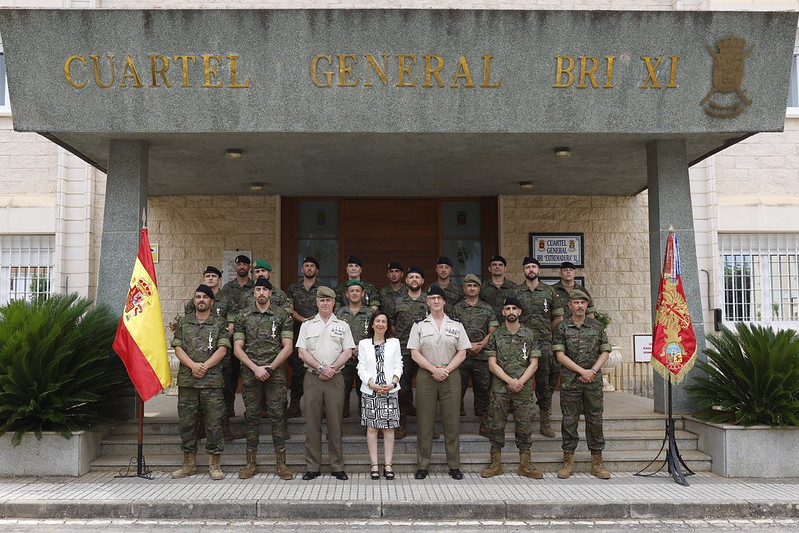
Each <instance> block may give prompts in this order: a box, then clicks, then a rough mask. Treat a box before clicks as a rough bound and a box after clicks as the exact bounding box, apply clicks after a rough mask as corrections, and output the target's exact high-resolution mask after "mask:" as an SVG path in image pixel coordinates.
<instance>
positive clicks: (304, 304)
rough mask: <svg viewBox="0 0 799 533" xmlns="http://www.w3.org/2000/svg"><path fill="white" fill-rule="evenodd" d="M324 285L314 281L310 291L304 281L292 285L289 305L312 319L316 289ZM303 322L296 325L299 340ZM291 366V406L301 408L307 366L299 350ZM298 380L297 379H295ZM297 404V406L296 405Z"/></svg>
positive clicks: (295, 331)
mask: <svg viewBox="0 0 799 533" xmlns="http://www.w3.org/2000/svg"><path fill="white" fill-rule="evenodd" d="M322 286H324V285H322V284H320V283H319V281H318V280H316V281H314V284H313V285H311V287H310V288H309V289H307V290H306V289H305V287H304V286H303V284H302V281H298V282H297V283H292V284H291V285H290V286H289V288H288V290H287V291H286V295H287V296H288V298H289V303H290V304H291V305H292V306H293V307H294V310H295V311H296V312H297V313H298V314H299V315H300V316H301V317H304V318H311V317H312V316H314V315H316V312H317V308H316V289H318V288H319V287H322ZM301 325H302V322H295V323H294V338H295V339H296V338H298V336H299V334H300V326H301ZM289 366H291V405H292V409H294V406H295V405H296V406H297V407H299V405H300V403H299V402H300V398H302V382H303V380H304V379H305V365H304V364H303V362H302V359H300V356H299V354H298V352H297V348H296V347H295V348H294V352H293V353H292V354H291V357H289ZM295 378H296V379H295ZM295 402H296V404H295Z"/></svg>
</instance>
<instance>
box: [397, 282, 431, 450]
mask: <svg viewBox="0 0 799 533" xmlns="http://www.w3.org/2000/svg"><path fill="white" fill-rule="evenodd" d="M405 285H406V286H407V287H408V292H407V293H406V294H404V295H402V296H400V297H399V298H397V300H396V302H395V303H394V316H392V317H391V321H392V322H393V323H394V329H395V335H394V336H395V337H397V338H398V339H399V341H400V346H401V347H402V365H403V366H402V376H401V377H400V390H399V392H398V393H397V394H398V395H399V398H398V399H399V406H400V427H398V428H397V430H396V431H395V432H394V438H395V439H402V438H405V436H406V435H407V434H408V426H407V418H408V416H416V409H415V408H414V407H413V377H414V375H415V374H416V370H417V368H418V365H417V364H416V363H415V362H414V360H413V359H412V358H411V351H410V350H409V349H408V339H409V337H410V335H411V328H413V324H414V322H416V321H418V320H422V319H423V318H424V317H426V316H427V313H428V307H427V300H426V298H425V295H424V293H423V292H422V286H423V285H424V271H423V270H422V269H421V268H419V267H416V266H412V267H410V268H409V269H408V273H407V274H405Z"/></svg>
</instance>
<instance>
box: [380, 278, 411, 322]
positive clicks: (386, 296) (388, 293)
mask: <svg viewBox="0 0 799 533" xmlns="http://www.w3.org/2000/svg"><path fill="white" fill-rule="evenodd" d="M403 294H408V286H407V285H401V286H400V288H399V290H397V291H395V290H393V289H392V288H391V285H386V286H385V287H382V288H381V289H380V307H381V308H382V309H383V311H385V312H386V314H387V315H388V316H390V317H392V316H394V302H396V301H397V298H399V297H400V296H402V295H403Z"/></svg>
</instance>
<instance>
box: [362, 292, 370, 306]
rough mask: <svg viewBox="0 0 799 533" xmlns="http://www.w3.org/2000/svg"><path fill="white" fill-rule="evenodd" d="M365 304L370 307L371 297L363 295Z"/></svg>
mask: <svg viewBox="0 0 799 533" xmlns="http://www.w3.org/2000/svg"><path fill="white" fill-rule="evenodd" d="M363 303H365V304H366V305H367V306H368V305H369V295H368V294H364V295H363Z"/></svg>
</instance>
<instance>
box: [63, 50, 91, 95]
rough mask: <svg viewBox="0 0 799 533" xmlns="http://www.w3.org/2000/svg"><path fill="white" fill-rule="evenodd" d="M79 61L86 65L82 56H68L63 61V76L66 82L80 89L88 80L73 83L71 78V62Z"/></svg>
mask: <svg viewBox="0 0 799 533" xmlns="http://www.w3.org/2000/svg"><path fill="white" fill-rule="evenodd" d="M76 59H77V60H78V61H80V62H81V63H83V66H84V67H85V66H86V58H85V57H83V56H69V57H68V58H67V60H66V62H65V63H64V77H65V78H66V79H67V83H69V84H70V85H72V86H73V87H75V88H76V89H82V88H84V87H86V84H87V83H89V82H88V81H84V82H83V83H75V80H74V79H73V78H72V66H71V65H72V62H73V61H75V60H76Z"/></svg>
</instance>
